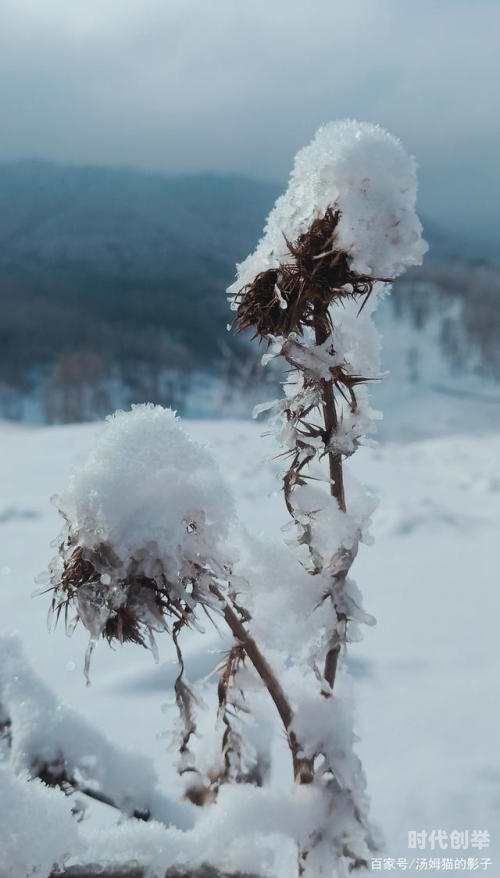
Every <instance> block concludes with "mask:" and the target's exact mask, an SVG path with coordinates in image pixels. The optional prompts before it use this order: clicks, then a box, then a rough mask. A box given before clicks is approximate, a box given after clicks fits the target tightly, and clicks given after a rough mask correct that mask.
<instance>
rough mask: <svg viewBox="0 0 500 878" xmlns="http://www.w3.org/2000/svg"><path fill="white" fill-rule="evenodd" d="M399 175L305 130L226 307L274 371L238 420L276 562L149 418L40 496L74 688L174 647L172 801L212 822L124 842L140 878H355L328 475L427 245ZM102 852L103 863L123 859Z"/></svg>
mask: <svg viewBox="0 0 500 878" xmlns="http://www.w3.org/2000/svg"><path fill="white" fill-rule="evenodd" d="M415 169H416V166H415V162H414V160H413V159H412V158H409V157H408V156H407V155H406V153H405V151H404V149H403V147H402V145H401V144H400V142H399V141H398V140H396V139H395V138H394V137H392V136H390V135H389V134H387V133H386V132H385V131H383V130H382V129H380V128H378V127H376V126H373V125H360V124H358V123H355V122H343V123H338V124H332V125H327V126H325V127H324V128H321V129H320V130H319V132H318V133H317V135H316V137H315V138H314V140H313V141H312V143H311V144H310V145H309V146H307V147H306V148H305V149H303V150H302V151H301V152H299V154H298V155H297V158H296V162H295V167H294V170H293V173H292V175H291V179H290V184H289V187H288V189H287V191H286V193H285V194H284V195H283V196H282V197H281V198H280V199H278V201H277V203H276V206H275V208H274V209H273V211H272V212H271V214H270V216H269V219H268V221H267V225H266V229H265V234H264V237H263V238H262V240H261V241H260V243H259V244H258V246H257V249H256V250H255V252H254V253H253V254H252V255H251V256H249V257H248V259H247V260H246V261H245V262H243V263H242V265H240V266H239V267H238V277H237V280H236V282H235V284H234V285H233V286H232V287H231V288H230V290H229V293H230V299H231V304H232V307H233V309H235V310H236V321H235V322H236V329H237V330H238V331H243V330H252V331H253V333H254V335H255V336H257V337H259V339H261V340H263V341H264V343H265V344H266V345H267V348H268V351H267V352H266V354H265V360H266V362H267V361H268V360H269V359H270V358H274V357H281V358H282V360H283V362H284V363H285V364H286V366H287V368H288V369H289V375H288V378H287V380H286V382H285V385H284V397H283V398H282V399H279V400H276V401H274V402H272V403H266V404H264V405H263V406H258V407H257V413H258V412H259V411H264V410H270V411H271V422H272V423H274V425H275V427H276V436H277V439H278V442H279V443H280V446H281V452H280V456H281V457H282V458H283V460H284V461H286V471H285V473H284V475H283V491H284V499H285V503H286V508H287V510H288V513H289V515H290V517H291V524H292V527H293V528H294V531H295V534H294V539H293V540H292V541H291V547H292V551H290V549H289V548H288V547H287V546H285V545H283V544H274V545H270V544H269V543H267V542H266V541H263V540H262V539H261V538H257V537H253V536H252V535H250V534H248V533H247V532H246V531H244V530H243V529H242V528H240V527H239V526H238V524H237V522H236V518H235V511H234V505H233V501H232V499H231V497H230V494H229V492H228V491H227V488H226V487H225V485H224V483H223V481H222V479H221V476H220V474H219V472H218V470H217V467H216V465H215V463H214V460H213V458H212V456H211V455H210V453H209V452H208V451H207V450H206V448H204V447H201V446H199V445H197V444H196V443H194V442H192V441H191V440H190V439H189V437H188V436H187V434H186V433H185V432H184V431H183V429H182V428H181V426H180V424H179V422H178V420H177V418H176V416H175V414H174V413H173V412H171V411H169V410H165V409H162V408H161V407H159V406H152V405H142V406H135V407H133V408H132V411H131V412H127V413H125V412H117V413H116V414H115V415H114V416H112V417H111V418H108V419H107V423H106V425H105V427H104V429H103V431H102V433H101V435H100V437H99V439H98V442H97V445H96V447H95V449H94V451H93V452H92V454H91V455H90V457H89V459H88V461H87V463H86V464H85V465H84V466H83V467H82V468H81V469H80V470H79V471H78V472H77V473H75V475H74V476H73V477H72V479H71V481H70V484H69V487H68V488H67V490H66V491H65V492H64V493H63V494H61V495H60V496H59V497H58V498H56V505H57V507H58V509H59V511H60V512H61V514H62V516H63V517H64V519H65V527H64V530H63V532H62V534H61V536H60V537H59V539H58V540H57V541H56V544H57V546H58V554H57V555H56V557H55V558H54V559H53V561H52V562H51V564H50V567H49V572H48V574H46V575H45V578H44V579H43V581H42V582H41V584H42V589H41V590H42V591H46V590H51V591H52V612H53V613H54V614H55V616H56V618H57V617H59V616H60V615H61V613H62V614H63V615H64V616H65V618H66V621H67V624H68V625H69V626H70V627H71V626H73V625H74V624H75V623H76V622H77V621H79V620H80V621H81V622H82V623H83V625H84V626H85V627H86V628H87V629H88V631H89V635H90V642H89V647H88V650H87V655H86V661H85V671H86V674H87V676H88V672H89V663H90V658H91V654H92V650H93V648H94V646H95V645H96V643H97V641H98V640H99V639H100V638H103V639H105V640H107V641H109V642H112V641H119V642H121V643H123V642H125V641H130V642H133V643H137V644H140V645H143V646H147V645H148V643H149V645H151V647H152V648H153V650H154V651H155V650H156V645H155V634H158V633H160V632H166V633H167V634H169V635H170V636H171V637H172V639H173V642H174V645H175V649H176V654H177V658H178V662H179V675H178V678H177V681H176V684H175V694H176V700H177V704H178V707H179V710H180V715H181V719H182V729H181V739H180V752H181V761H180V766H179V769H180V773H181V774H182V775H183V777H184V779H185V780H186V787H185V788H186V795H187V797H188V798H189V799H190V800H191V801H192V802H194V803H195V804H197V805H205V806H207V808H205V809H203V813H207V811H208V813H209V814H210V815H211V816H207V817H201V818H200V820H199V822H198V824H197V826H196V827H195V828H194V829H193V830H192V831H191V830H190V831H189V832H191V835H189V834H187V835H186V839H185V840H184V841H182V840H181V837H180V835H179V834H178V831H177V830H176V832H177V834H176V835H174V834H170V835H165V836H162V837H161V838H158V836H157V834H156V833H157V830H155V831H154V832H155V835H154V836H153V834H149V835H148V836H147V837H146V836H142V835H141V838H142V839H143V840H144V839H146V843H147V839H149V840H150V841H151V840H152V839H153V837H154V838H155V839H156V841H157V843H158V849H159V851H160V853H159V854H158V857H157V859H156V860H155V862H156V863H157V867H155V868H157V872H153V873H154V874H158V875H159V874H164V871H165V867H166V865H171V863H172V862H174V861H175V862H177V863H182V864H189V863H191V864H194V865H196V864H200V863H201V862H207V856H208V862H210V863H212V864H213V865H214V866H215V867H217V868H222V867H224V871H225V873H227V871H228V869H227V866H228V863H229V865H230V867H231V869H230V871H231V870H232V871H233V872H234V870H235V869H237V868H240V869H243V868H245V869H247V871H252V872H255V873H259V874H264V873H265V874H271V875H273V878H274V876H278V874H279V875H280V876H281V875H286V876H287V878H289V876H290V874H292V872H293V871H294V870H295V872H297V873H298V875H304V876H305V875H307V876H310V878H316V876H329V878H334V876H335V878H341V876H344V875H345V874H346V872H347V871H351V872H352V871H353V870H362V869H364V868H367V866H368V860H369V857H370V854H371V852H372V851H374V850H376V849H377V848H378V845H379V842H378V839H377V837H376V833H375V832H374V830H373V829H372V827H371V825H370V821H369V817H368V798H367V796H366V792H365V778H364V773H363V770H362V767H361V764H360V761H359V759H358V757H357V755H356V753H355V752H354V749H353V745H354V743H355V740H356V738H355V734H354V731H353V722H352V705H351V700H352V699H351V695H350V692H349V691H348V679H347V675H346V672H345V669H344V668H342V663H341V661H340V659H341V657H342V654H343V652H344V650H345V647H346V645H347V643H348V642H350V641H353V640H357V639H359V636H360V635H359V630H358V625H359V624H360V623H362V624H363V623H364V624H373V622H374V619H373V618H372V617H371V616H370V615H369V614H368V613H367V612H365V610H364V609H363V607H362V601H361V595H360V592H359V590H358V588H357V586H356V584H355V583H354V581H353V580H352V578H351V577H350V570H351V566H352V564H353V561H354V559H355V557H356V554H357V551H358V546H359V544H360V542H361V541H365V542H368V540H369V535H368V530H367V529H368V525H369V522H370V515H371V514H372V512H373V509H374V502H373V498H372V497H371V496H370V495H369V494H367V493H366V492H365V491H363V489H362V488H361V487H360V486H359V485H358V484H357V483H356V482H355V480H354V479H353V478H352V477H348V474H346V473H344V460H345V458H347V457H349V456H350V455H352V454H353V453H354V452H355V451H356V449H357V448H358V446H359V445H360V444H361V443H362V442H366V441H368V440H367V439H366V437H367V435H369V434H370V433H371V432H372V431H373V429H374V420H375V419H376V417H377V413H375V412H373V411H372V410H371V408H370V406H369V402H368V391H367V385H368V383H369V382H370V381H374V380H379V379H380V378H381V377H383V376H382V375H381V374H380V371H379V337H378V333H377V331H376V329H375V327H374V324H373V322H372V314H373V312H374V310H375V308H376V306H377V304H378V302H379V300H380V299H381V298H382V296H384V295H386V294H387V292H388V290H389V286H390V283H391V282H392V280H393V279H394V278H395V277H397V276H398V275H399V274H400V273H401V272H403V271H404V270H405V269H406V268H407V267H409V266H411V265H413V264H418V263H420V262H421V260H422V256H423V254H424V252H425V250H426V246H427V245H426V244H425V243H424V242H423V241H422V238H421V225H420V222H419V220H418V218H417V216H416V214H415V199H416V173H415ZM236 546H237V548H238V550H236V549H235V547H236ZM70 614H71V615H72V616H73V617H74V618H73V619H72V620H71V621H70ZM204 618H207V619H208V620H210V621H211V622H213V623H214V625H215V626H216V627H217V628H218V629H219V630H221V631H222V630H223V629H225V630H226V632H230V634H231V636H232V644H231V646H230V648H229V649H228V651H227V653H226V655H225V657H224V659H223V661H222V662H221V664H220V666H219V668H218V669H217V670H218V673H219V685H218V699H217V701H218V704H217V705H216V711H217V713H218V718H219V720H218V721H219V729H220V735H219V751H218V757H217V759H216V760H215V763H214V764H211V765H210V764H208V763H209V761H210V760H208V762H207V760H206V759H205V765H204V766H202V765H200V759H199V756H200V754H197V753H196V752H195V751H196V746H195V739H196V734H195V733H196V732H197V731H199V730H198V728H197V711H198V709H201V699H199V698H198V696H197V694H196V692H195V691H194V689H193V687H192V686H191V685H190V684H188V682H187V681H186V679H185V675H184V662H183V656H182V651H181V644H180V634H181V632H182V630H183V629H184V628H187V627H189V628H192V629H195V630H197V631H199V632H200V634H201V633H202V632H203V628H202V621H203V619H204ZM262 698H263V699H264V701H266V699H267V702H266V705H267V706H264V707H263V704H262ZM269 698H270V699H271V701H269ZM271 702H272V703H273V705H274V708H275V711H276V717H277V719H279V722H280V724H281V727H282V728H281V738H283V732H284V737H285V740H286V742H287V745H288V747H289V750H290V755H291V760H290V766H291V769H292V771H291V772H290V779H289V780H290V781H291V782H289V780H288V779H287V781H286V782H285V783H284V784H282V785H281V788H280V785H279V784H278V785H277V786H276V779H275V778H274V779H273V778H272V776H271V777H270V773H269V771H268V766H269V762H270V759H271V753H272V752H273V747H269V744H268V742H267V741H266V740H265V738H266V735H265V734H262V729H263V727H264V726H265V725H266V721H267V717H266V716H265V714H266V712H267V713H268V709H267V707H268V705H269V704H270V703H271ZM259 728H260V731H261V733H260V734H259ZM256 729H257V732H256ZM276 738H278V739H279V735H277V736H276ZM208 749H210V748H208ZM201 761H203V759H202V760H201ZM273 782H274V786H273ZM269 784H270V785H271V789H267V787H268V786H269ZM164 831H165V832H167V830H164ZM140 832H141V833H142V830H141V831H140ZM204 833H205V834H206V837H205V835H204ZM134 837H135V836H134ZM276 837H280V838H281V839H282V840H283V841H284V847H283V848H278V849H276V844H275V841H276ZM101 841H102V840H101ZM209 842H210V844H209ZM107 843H108V844H114V845H115V846H116V845H118V846H119V849H120V851H121V850H122V847H121V846H120V845H121V841H118V842H117V841H116V839H114V840H113V839H111V838H108V842H107ZM137 843H139V841H138V842H137ZM155 843H156V842H155ZM200 844H201V847H200ZM169 845H170V848H169ZM290 845H291V847H292V850H293V857H294V859H295V862H296V865H294V866H290V859H289V854H290ZM97 848H98V849H99V850H101V851H102V847H101V848H100V847H99V845H97ZM257 848H258V849H259V852H260V853H259V855H257V853H256V850H257ZM164 850H168V851H169V853H168V856H167V855H166V854H165V853H164ZM189 850H190V851H191V852H192V853H191V855H189V854H186V851H189ZM200 850H203V857H204V859H203V860H202V859H200ZM175 851H177V853H175ZM297 851H298V863H297V861H296V857H297ZM207 852H208V853H207ZM174 857H176V858H177V859H175V860H174V859H173V858H174ZM287 857H288V859H287ZM152 862H153V860H152V859H151V858H149V859H148V863H149V864H151V863H152ZM159 864H161V865H159ZM151 868H153V867H152V866H151ZM162 868H163V873H162V872H161V869H162Z"/></svg>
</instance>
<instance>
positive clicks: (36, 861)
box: [0, 768, 83, 878]
mask: <svg viewBox="0 0 500 878" xmlns="http://www.w3.org/2000/svg"><path fill="white" fill-rule="evenodd" d="M0 802H3V803H4V804H3V807H2V808H1V809H0V854H1V873H2V878H28V876H31V875H36V876H38V878H47V876H48V875H50V873H51V872H52V867H53V865H54V863H56V862H64V861H65V860H67V859H68V858H69V857H72V856H75V854H77V853H79V852H80V851H81V850H82V848H83V845H82V842H81V841H80V838H79V835H78V828H77V826H78V825H77V823H76V822H75V820H74V819H73V818H72V816H71V802H70V801H69V799H68V798H67V797H66V796H65V795H64V793H61V792H60V791H59V790H51V789H49V788H48V787H46V786H45V784H43V783H42V782H41V781H38V780H30V781H28V778H27V777H25V776H22V777H15V776H14V775H13V774H11V773H10V772H8V771H6V770H5V769H3V768H0Z"/></svg>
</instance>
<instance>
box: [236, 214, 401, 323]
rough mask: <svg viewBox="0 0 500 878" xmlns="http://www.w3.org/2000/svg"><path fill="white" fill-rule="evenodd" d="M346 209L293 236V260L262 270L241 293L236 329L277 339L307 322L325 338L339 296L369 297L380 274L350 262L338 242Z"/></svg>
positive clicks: (291, 251)
mask: <svg viewBox="0 0 500 878" xmlns="http://www.w3.org/2000/svg"><path fill="white" fill-rule="evenodd" d="M339 220H340V212H339V211H334V210H333V209H332V208H328V210H327V211H326V213H325V215H324V216H323V217H321V218H319V219H315V220H313V222H312V223H311V226H310V228H309V229H308V230H307V231H306V232H303V233H302V234H301V235H299V237H298V238H297V240H296V241H295V242H294V243H291V242H289V241H288V242H287V250H288V255H289V260H288V259H287V261H284V262H282V263H281V264H280V266H279V267H278V268H269V269H267V271H262V272H260V273H259V274H258V275H257V277H256V278H255V279H254V281H253V282H252V283H250V284H247V286H245V287H243V289H242V290H241V291H240V292H239V293H238V295H237V297H236V300H235V301H236V302H237V304H238V311H237V315H236V329H237V331H238V332H242V331H244V330H246V329H253V330H254V334H255V335H259V336H260V337H261V338H267V339H268V340H271V339H272V338H273V337H274V336H280V335H283V336H286V335H289V334H290V333H292V332H295V333H298V334H302V333H303V331H304V329H305V328H306V327H308V326H309V327H312V328H314V329H316V331H317V332H318V334H319V338H320V339H321V340H323V339H324V338H325V337H326V336H327V335H328V334H329V332H330V331H331V328H332V326H331V314H330V310H329V309H330V305H332V304H333V303H334V302H335V301H343V300H345V299H355V298H363V297H364V299H365V300H366V298H368V296H369V295H370V293H371V292H372V290H373V285H374V283H375V282H376V281H377V280H390V278H374V277H370V276H369V275H360V274H357V273H356V272H354V271H352V270H351V269H350V268H349V259H348V254H347V253H346V252H344V251H343V250H342V249H340V248H339V246H338V241H337V237H338V234H337V228H338V224H339Z"/></svg>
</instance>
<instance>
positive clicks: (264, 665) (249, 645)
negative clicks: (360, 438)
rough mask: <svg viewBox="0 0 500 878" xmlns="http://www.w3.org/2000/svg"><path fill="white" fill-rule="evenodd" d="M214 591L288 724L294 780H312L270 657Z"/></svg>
mask: <svg viewBox="0 0 500 878" xmlns="http://www.w3.org/2000/svg"><path fill="white" fill-rule="evenodd" d="M211 591H212V592H213V594H215V595H216V596H217V597H218V598H219V599H220V600H221V601H223V602H224V609H223V615H224V619H225V620H226V622H227V624H228V626H229V628H230V629H231V631H232V633H233V635H234V637H235V639H236V640H237V641H238V643H239V644H241V646H242V648H243V649H244V650H245V652H246V654H247V656H248V658H249V659H250V661H251V662H252V664H253V666H254V668H255V670H256V671H257V673H258V675H259V677H260V678H261V680H262V682H263V683H264V686H265V687H266V689H267V691H268V692H269V695H270V696H271V698H272V700H273V701H274V704H275V706H276V709H277V711H278V713H279V715H280V719H281V721H282V723H283V725H284V727H285V730H286V733H287V736H288V743H289V746H290V750H291V752H292V759H293V769H294V775H295V779H296V780H297V781H298V782H299V783H310V782H311V780H312V773H313V772H312V766H311V765H310V761H309V760H306V759H301V758H300V757H299V755H298V753H299V744H298V741H297V739H296V737H295V734H294V733H293V731H291V730H290V726H291V724H292V720H293V711H292V708H291V706H290V703H289V701H288V698H287V697H286V695H285V693H284V691H283V688H282V686H281V683H280V682H279V680H278V678H277V677H276V675H275V673H274V671H273V670H272V668H271V666H270V665H269V663H268V661H267V659H266V658H265V657H264V656H263V655H262V653H261V651H260V649H259V647H258V646H257V643H256V642H255V640H254V639H253V637H251V635H250V634H249V633H248V631H247V629H246V628H245V626H244V624H243V622H242V621H241V619H240V618H239V617H238V615H237V613H236V612H235V611H234V609H233V608H232V606H231V605H230V603H229V602H228V600H227V599H226V598H224V596H223V595H222V593H221V592H220V590H219V589H218V588H217V586H215V585H212V586H211Z"/></svg>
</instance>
